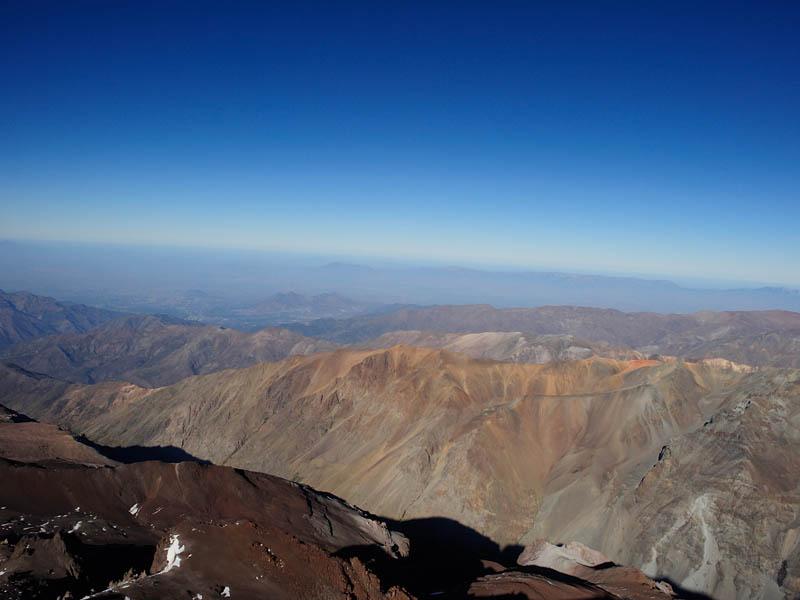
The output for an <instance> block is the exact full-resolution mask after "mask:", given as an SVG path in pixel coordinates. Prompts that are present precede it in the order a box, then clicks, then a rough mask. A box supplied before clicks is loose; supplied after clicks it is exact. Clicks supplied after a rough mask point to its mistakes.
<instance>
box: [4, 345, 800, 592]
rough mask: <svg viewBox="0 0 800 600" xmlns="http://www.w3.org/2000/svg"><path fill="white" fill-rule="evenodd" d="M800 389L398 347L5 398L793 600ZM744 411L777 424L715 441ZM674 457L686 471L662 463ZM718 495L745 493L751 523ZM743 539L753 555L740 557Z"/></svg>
mask: <svg viewBox="0 0 800 600" xmlns="http://www.w3.org/2000/svg"><path fill="white" fill-rule="evenodd" d="M797 380H798V373H797V372H796V371H780V370H772V369H763V370H759V371H754V370H753V369H750V368H747V367H739V366H737V365H735V364H732V363H729V362H727V361H705V362H698V363H689V362H684V361H679V360H670V361H654V360H650V361H642V360H639V361H616V360H610V359H597V358H595V359H590V360H586V361H575V362H566V363H554V364H548V365H541V366H538V365H524V364H508V363H495V362H489V361H476V360H471V359H468V358H466V357H464V356H462V355H456V354H451V353H448V352H443V351H439V350H430V349H419V348H408V347H396V348H392V349H389V350H381V351H358V352H356V351H338V352H333V353H328V354H321V355H314V356H310V357H292V358H289V359H287V360H285V361H282V362H280V363H273V364H263V365H257V366H254V367H251V368H249V369H243V370H235V371H225V372H221V373H215V374H211V375H207V376H201V377H192V378H189V379H186V380H183V381H181V382H179V383H178V384H175V385H173V386H169V387H167V388H162V389H158V390H147V389H143V388H138V387H136V386H132V385H130V384H117V383H114V384H110V383H109V384H101V385H95V386H78V385H69V384H66V383H63V382H58V381H54V380H51V379H47V378H36V377H35V376H32V375H31V374H28V373H24V372H21V371H19V370H11V369H6V370H4V371H2V372H0V389H2V390H4V394H5V396H4V397H6V398H8V402H9V403H11V405H12V406H14V407H15V408H18V409H20V410H27V411H29V412H31V413H33V414H34V415H35V416H37V417H40V418H43V419H46V420H49V421H53V422H57V423H61V424H64V425H66V426H68V427H70V428H71V429H73V430H75V431H80V432H83V433H87V434H88V435H89V436H90V437H93V438H95V439H97V440H98V441H100V442H102V443H107V444H119V443H122V444H143V445H155V446H170V445H171V446H178V447H180V448H183V449H184V450H186V451H187V452H190V453H192V454H194V455H197V456H199V457H201V458H205V459H208V460H211V461H212V462H217V463H222V464H229V465H233V466H238V467H243V468H248V469H253V470H259V471H265V472H273V473H275V474H278V475H281V476H285V477H288V478H292V479H297V480H300V481H304V482H306V483H309V484H311V485H313V486H315V487H317V488H320V489H325V490H328V491H331V492H334V493H336V494H337V495H340V496H342V497H345V498H347V499H348V500H349V501H352V502H354V503H356V504H359V505H361V506H364V507H365V508H367V509H368V510H370V511H371V512H373V513H376V514H381V515H385V516H387V517H391V518H395V519H403V520H407V519H412V518H428V517H432V516H443V517H449V518H451V519H454V520H456V521H458V522H461V523H463V524H465V525H467V526H469V527H471V528H474V529H475V530H477V531H479V532H481V533H483V534H485V535H488V536H489V537H490V538H492V539H494V540H496V541H498V542H499V543H500V544H503V545H505V544H513V543H517V542H522V543H529V542H531V541H533V540H535V539H538V538H542V537H544V538H547V539H551V540H577V541H580V542H583V543H586V544H588V545H589V546H592V547H594V548H598V549H599V550H601V551H603V552H604V553H605V554H606V555H607V556H609V557H610V559H611V560H613V561H615V562H620V563H626V564H634V565H638V566H643V567H645V570H646V571H647V572H648V573H649V574H650V575H657V576H659V577H669V578H670V579H672V580H673V581H674V582H675V583H676V584H678V585H679V586H685V587H687V588H688V589H691V590H694V591H698V592H704V593H708V594H712V595H719V597H729V596H731V595H736V596H738V597H740V598H749V597H754V598H771V597H775V596H774V594H775V593H777V592H776V590H778V591H779V592H780V593H781V594H791V593H796V592H798V591H800V588H798V582H797V579H796V572H797V568H798V565H797V558H796V556H797V554H798V553H797V550H798V545H797V544H798V540H797V539H796V535H795V534H793V533H792V532H793V531H795V530H796V525H795V524H794V523H795V519H796V512H794V511H796V509H797V506H798V504H800V502H799V501H798V498H797V483H796V482H791V481H789V480H788V479H786V480H785V479H781V478H776V477H775V476H774V474H772V470H773V467H772V465H773V464H782V463H785V464H786V465H790V466H793V465H794V461H795V460H796V457H797V456H798V455H800V452H798V449H800V440H798V439H797V432H796V430H797V425H796V424H797V419H798V418H800V417H798V414H799V413H800V405H799V404H798V397H800V394H799V393H798V390H797V383H796V382H797ZM748 400H750V402H751V406H752V405H753V404H754V403H755V404H756V405H760V403H761V404H764V406H765V407H766V408H765V409H764V411H765V412H764V414H767V415H769V414H772V415H773V417H769V418H767V417H764V419H766V420H750V419H749V417H748V419H747V420H744V421H741V422H739V421H735V420H734V421H730V424H729V425H728V426H729V427H734V428H737V427H740V428H741V429H742V431H740V432H735V433H734V434H728V433H725V431H727V430H721V431H719V430H718V429H717V428H718V427H722V425H721V423H728V422H729V419H731V418H734V419H735V417H726V415H738V414H739V413H738V412H737V411H738V410H739V409H738V408H737V407H740V406H744V405H745V404H746V403H747V401H748ZM770 407H771V408H770ZM776 411H777V412H776ZM781 411H783V412H781ZM750 414H753V415H755V414H760V413H756V412H753V411H751V413H750ZM778 414H782V415H783V416H782V417H781V418H780V419H776V418H775V417H774V415H778ZM736 423H739V424H738V425H736ZM781 423H783V425H782V426H780V424H781ZM665 447H667V448H666V449H665ZM681 448H686V450H685V451H684V450H681V455H682V456H683V458H682V460H683V461H685V462H683V463H682V464H681V467H680V468H679V469H678V468H676V469H672V470H670V469H667V468H666V467H664V466H659V465H667V464H669V460H670V458H669V457H670V456H676V455H677V453H678V450H679V449H681ZM772 448H783V450H781V451H779V452H778V453H777V454H776V453H775V452H774V451H773V450H771V449H772ZM709 456H714V460H713V462H711V463H709V460H708V457H709ZM654 465H656V466H655V467H654ZM737 482H739V483H740V484H741V485H738V486H736V485H735V484H737ZM748 486H750V487H748ZM715 489H720V490H740V491H737V492H736V494H739V495H738V496H734V497H740V496H741V497H743V498H744V497H749V496H742V495H741V494H742V493H743V492H741V490H745V491H747V490H749V491H747V494H749V495H750V496H751V499H750V500H748V502H752V514H750V515H747V516H746V517H745V516H744V515H743V514H742V513H741V510H742V508H741V506H740V505H739V504H737V503H736V502H735V501H734V500H733V499H732V497H731V496H730V495H729V496H728V497H727V500H726V499H725V496H724V495H722V494H720V497H719V498H717V497H716V495H715V493H714V490H715ZM698 498H700V500H698ZM702 498H705V500H703V499H702ZM756 499H757V500H756ZM748 506H751V505H750V504H748ZM776 514H778V515H782V516H780V517H779V518H778V519H774V518H773V516H774V515H776ZM654 523H658V525H657V526H655V525H653V524H654ZM759 523H764V524H765V525H764V526H761V525H759ZM767 523H770V525H769V526H767V525H766V524H767ZM665 534H666V535H665ZM749 538H757V539H758V542H757V543H756V545H755V546H752V550H753V551H752V552H751V551H750V550H746V549H744V548H742V547H740V546H739V545H738V544H740V542H738V541H737V540H740V539H741V540H746V539H749ZM712 541H713V544H712ZM714 544H716V546H717V547H718V548H721V549H722V548H724V551H723V550H720V551H716V550H710V549H709V548H711V547H712V546H713V545H714ZM751 556H755V557H756V558H755V559H753V558H748V557H751Z"/></svg>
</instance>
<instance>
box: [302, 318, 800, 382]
mask: <svg viewBox="0 0 800 600" xmlns="http://www.w3.org/2000/svg"><path fill="white" fill-rule="evenodd" d="M291 327H292V328H293V329H294V330H295V331H298V332H299V333H302V334H303V335H308V336H312V337H321V338H324V339H328V340H331V341H335V342H338V343H363V342H367V341H368V340H370V339H373V338H376V337H379V336H381V335H383V334H386V333H389V332H397V331H425V332H435V333H483V332H522V333H525V334H532V335H537V336H541V335H559V336H563V335H570V336H575V337H576V338H579V339H581V340H583V341H584V343H586V342H590V343H603V344H609V345H611V346H613V347H616V348H622V349H630V350H634V351H638V352H641V353H644V354H646V355H652V354H664V355H674V356H683V357H687V358H726V359H728V360H734V361H738V362H742V363H745V364H754V365H771V366H778V367H794V368H797V367H800V358H798V357H799V356H800V355H799V354H798V348H800V313H793V312H787V311H740V312H699V313H693V314H659V313H625V312H620V311H618V310H611V309H599V308H583V307H574V306H543V307H539V308H505V309H498V308H494V307H492V306H489V305H483V304H479V305H460V306H433V307H428V308H403V309H400V310H397V311H393V312H389V313H386V314H378V315H367V316H361V317H354V318H351V319H324V320H318V321H314V322H312V323H309V324H308V325H301V324H295V325H292V326H291Z"/></svg>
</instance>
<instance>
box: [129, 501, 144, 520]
mask: <svg viewBox="0 0 800 600" xmlns="http://www.w3.org/2000/svg"><path fill="white" fill-rule="evenodd" d="M140 510H142V507H141V506H139V503H138V502H137V503H136V504H134V505H133V506H131V507H130V508H129V509H128V512H129V513H131V514H132V515H133V516H134V517H135V516H136V515H138V514H139V511H140Z"/></svg>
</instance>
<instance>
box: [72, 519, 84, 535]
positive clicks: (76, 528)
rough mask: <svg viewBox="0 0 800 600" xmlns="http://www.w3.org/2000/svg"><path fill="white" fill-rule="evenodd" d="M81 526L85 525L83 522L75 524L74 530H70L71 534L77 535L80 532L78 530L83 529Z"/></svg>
mask: <svg viewBox="0 0 800 600" xmlns="http://www.w3.org/2000/svg"><path fill="white" fill-rule="evenodd" d="M81 525H83V521H78V522H77V523H75V525H73V527H72V529H70V530H69V533H75V532H76V531H78V529H80V528H81Z"/></svg>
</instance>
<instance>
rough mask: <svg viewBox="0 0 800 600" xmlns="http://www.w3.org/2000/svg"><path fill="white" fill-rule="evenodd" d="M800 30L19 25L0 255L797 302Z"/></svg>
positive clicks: (33, 15) (182, 20)
mask: <svg viewBox="0 0 800 600" xmlns="http://www.w3.org/2000/svg"><path fill="white" fill-rule="evenodd" d="M798 25H800V9H798V7H797V6H795V5H785V4H783V5H771V6H766V7H764V6H757V5H743V6H738V7H737V8H736V9H729V8H726V7H723V6H718V5H715V4H703V5H701V6H688V5H677V6H674V5H663V6H652V5H648V6H643V5H641V4H640V3H622V4H615V5H614V6H613V7H612V6H602V5H598V4H596V3H578V4H575V5H569V6H567V5H547V4H531V3H521V4H520V3H510V4H508V5H506V6H504V7H503V9H502V10H499V9H498V7H494V6H489V5H483V6H481V5H465V4H462V5H459V6H458V9H457V10H456V9H454V8H452V7H448V6H445V5H438V6H437V5H431V4H424V5H421V4H418V5H415V4H407V5H402V6H392V7H380V8H379V7H373V6H364V5H361V6H359V5H355V6H350V7H347V8H343V7H335V6H330V5H326V4H304V3H301V4H298V5H292V6H279V5H268V4H249V3H242V4H236V5H233V6H226V7H225V8H224V9H223V8H222V7H220V6H218V5H214V4H210V3H192V4H184V3H180V2H178V3H169V4H166V5H159V6H156V5H145V6H142V5H141V4H139V3H126V2H119V3H113V4H101V3H95V2H88V1H87V2H77V3H69V4H64V3H58V2H41V3H35V4H33V5H31V4H30V3H28V2H6V3H3V6H2V7H0V27H2V31H3V35H2V36H0V49H2V52H0V64H2V65H3V72H4V93H3V95H2V97H0V111H1V112H2V114H3V116H4V119H3V125H2V126H1V129H0V131H2V134H3V135H2V136H0V140H1V141H0V183H1V184H2V185H1V186H0V209H2V214H3V218H2V219H1V220H0V238H14V239H27V240H32V241H40V242H41V241H47V240H66V241H74V242H92V243H112V242H117V243H124V244H140V245H174V246H187V247H193V246H198V247H209V248H217V247H219V248H224V247H229V248H242V249H260V250H272V251H276V250H280V251H286V252H302V253H311V254H333V255H341V256H355V257H358V256H363V257H368V258H370V257H381V258H385V259H396V260H400V261H411V262H418V261H435V262H439V263H443V264H456V265H462V264H463V265H483V266H486V267H490V268H494V267H497V266H501V265H503V266H507V267H508V268H515V269H519V268H529V269H535V270H553V271H564V272H586V273H607V274H631V275H633V274H636V275H639V276H641V275H643V274H644V275H645V276H647V274H651V273H652V274H653V276H655V277H657V278H664V277H667V278H670V279H675V278H679V279H683V280H697V281H702V280H707V281H729V282H733V281H742V282H760V281H764V282H779V283H780V284H782V285H790V286H800V261H798V258H799V257H798V248H800V232H798V228H797V226H796V224H797V222H798V221H800V202H798V198H797V190H798V169H797V165H798V164H800V143H798V140H800V119H798V112H797V108H796V107H797V106H800V88H798V86H797V85H796V84H795V82H794V81H793V79H792V76H791V74H792V73H794V71H795V70H796V65H797V64H798V61H800V44H798V43H797V35H796V32H797V29H798Z"/></svg>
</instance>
